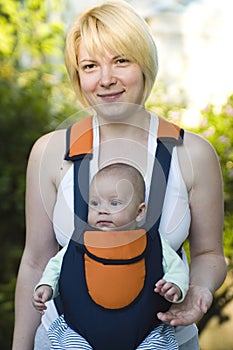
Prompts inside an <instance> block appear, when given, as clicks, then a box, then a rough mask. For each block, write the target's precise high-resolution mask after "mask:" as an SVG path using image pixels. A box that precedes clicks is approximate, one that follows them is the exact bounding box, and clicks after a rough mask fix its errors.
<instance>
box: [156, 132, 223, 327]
mask: <svg viewBox="0 0 233 350" xmlns="http://www.w3.org/2000/svg"><path fill="white" fill-rule="evenodd" d="M185 135H186V136H185V140H184V146H183V147H182V149H181V150H179V160H180V165H181V170H182V173H183V176H184V179H185V181H186V185H187V187H188V189H189V193H190V209H191V227H190V234H189V243H190V257H191V264H190V288H189V291H188V294H187V296H186V298H185V300H184V302H183V303H181V304H179V305H174V306H172V307H171V309H170V310H169V312H167V313H163V314H162V313H160V314H159V315H158V317H159V318H160V319H161V320H162V321H167V322H170V323H171V324H172V325H187V324H191V323H193V322H196V321H198V320H199V319H200V318H201V317H202V316H203V315H204V313H205V312H207V310H208V308H209V307H210V305H211V303H212V298H213V296H212V295H213V293H214V292H215V291H216V290H217V289H218V288H219V287H220V286H221V284H222V283H223V281H224V279H225V276H226V262H225V258H224V254H223V244H222V231H223V217H224V214H223V188H222V176H221V171H220V166H219V161H218V158H217V155H216V153H215V151H214V149H213V148H212V146H211V145H210V144H209V143H208V142H207V141H206V140H204V139H202V138H201V137H199V136H197V135H195V134H191V133H186V134H185Z"/></svg>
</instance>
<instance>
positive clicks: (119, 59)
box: [116, 57, 129, 64]
mask: <svg viewBox="0 0 233 350" xmlns="http://www.w3.org/2000/svg"><path fill="white" fill-rule="evenodd" d="M116 62H117V63H120V64H123V63H128V62H129V60H128V59H127V58H123V57H122V58H118V59H117V61H116Z"/></svg>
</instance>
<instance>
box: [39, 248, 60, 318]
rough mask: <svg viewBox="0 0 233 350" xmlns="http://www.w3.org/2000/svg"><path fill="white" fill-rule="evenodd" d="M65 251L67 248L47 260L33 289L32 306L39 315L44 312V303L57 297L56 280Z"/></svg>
mask: <svg viewBox="0 0 233 350" xmlns="http://www.w3.org/2000/svg"><path fill="white" fill-rule="evenodd" d="M66 249H67V246H65V247H64V248H62V249H61V250H60V251H59V252H58V253H57V254H56V255H55V256H54V257H53V258H51V259H50V260H49V262H48V264H47V266H46V268H45V270H44V272H43V275H42V277H41V279H40V281H39V283H38V284H37V285H36V287H35V292H34V294H33V297H32V304H33V306H34V307H35V309H36V310H37V311H39V312H40V313H41V314H43V313H44V311H45V310H46V305H45V303H46V301H48V300H50V299H52V298H55V297H56V296H57V295H58V280H59V276H60V271H61V266H62V261H63V257H64V254H65V252H66Z"/></svg>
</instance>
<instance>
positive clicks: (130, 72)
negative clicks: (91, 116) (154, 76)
mask: <svg viewBox="0 0 233 350" xmlns="http://www.w3.org/2000/svg"><path fill="white" fill-rule="evenodd" d="M78 66H79V77H80V85H81V89H82V91H83V94H84V96H85V98H86V100H87V102H88V103H89V105H90V106H92V107H94V109H96V111H97V113H98V114H99V115H101V116H102V117H106V119H108V118H114V119H118V120H119V119H120V116H121V115H124V116H125V113H126V112H127V111H128V110H129V108H130V106H131V108H132V104H133V105H137V106H138V105H141V103H142V97H143V92H144V78H143V74H142V71H141V68H140V66H139V65H138V64H137V63H135V62H132V61H130V60H129V59H128V58H127V57H124V56H121V55H118V56H116V55H113V54H111V53H109V52H106V54H105V55H104V56H94V57H93V56H91V55H90V54H89V53H88V51H87V49H86V47H85V44H84V43H83V42H82V41H81V43H80V46H79V51H78ZM122 113H123V114H122Z"/></svg>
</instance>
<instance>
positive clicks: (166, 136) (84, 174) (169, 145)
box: [65, 116, 184, 226]
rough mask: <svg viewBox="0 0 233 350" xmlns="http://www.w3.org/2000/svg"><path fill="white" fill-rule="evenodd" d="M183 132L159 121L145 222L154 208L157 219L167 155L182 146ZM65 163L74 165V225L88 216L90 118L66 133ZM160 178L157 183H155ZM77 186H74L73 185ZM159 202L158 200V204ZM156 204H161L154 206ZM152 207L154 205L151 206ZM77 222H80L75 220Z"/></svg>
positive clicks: (163, 186) (164, 185)
mask: <svg viewBox="0 0 233 350" xmlns="http://www.w3.org/2000/svg"><path fill="white" fill-rule="evenodd" d="M183 134H184V130H183V129H181V128H180V127H179V126H177V125H175V124H173V123H171V122H169V121H167V120H165V119H163V118H159V126H158V136H157V142H158V145H157V149H156V157H155V162H154V169H153V173H152V181H151V188H150V196H149V204H148V211H147V222H148V225H149V226H150V225H151V222H152V221H153V222H154V220H155V208H157V214H156V216H157V218H158V225H159V218H160V215H161V212H162V205H163V198H164V196H165V191H166V184H167V179H168V175H169V169H170V163H171V155H172V150H173V147H174V146H177V145H180V144H182V142H183ZM66 135H67V136H66V154H65V160H69V161H73V162H74V167H75V170H74V186H75V189H74V194H75V197H74V212H75V213H76V215H75V218H76V220H77V214H78V221H80V220H81V221H86V219H87V215H88V208H87V203H88V198H89V161H90V159H91V157H92V146H93V132H92V116H89V117H87V118H85V119H83V120H81V121H78V122H77V123H75V124H73V125H71V126H70V127H69V128H68V129H67V134H66ZM81 164H82V165H81ZM158 177H159V178H160V181H155V179H158ZM77 184H78V185H77ZM158 198H159V200H158ZM158 202H161V204H160V206H158ZM155 204H156V205H155ZM79 219H80V220H79Z"/></svg>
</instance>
